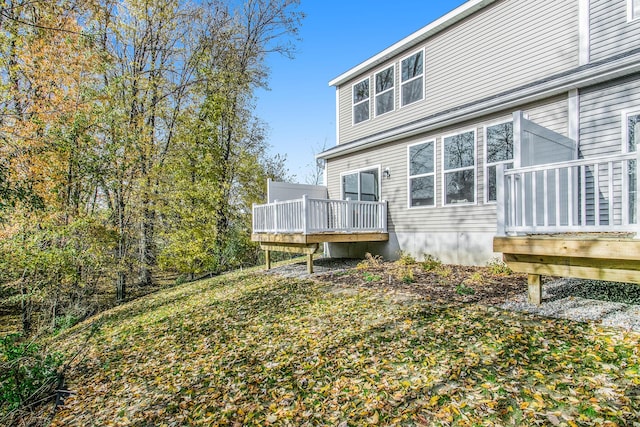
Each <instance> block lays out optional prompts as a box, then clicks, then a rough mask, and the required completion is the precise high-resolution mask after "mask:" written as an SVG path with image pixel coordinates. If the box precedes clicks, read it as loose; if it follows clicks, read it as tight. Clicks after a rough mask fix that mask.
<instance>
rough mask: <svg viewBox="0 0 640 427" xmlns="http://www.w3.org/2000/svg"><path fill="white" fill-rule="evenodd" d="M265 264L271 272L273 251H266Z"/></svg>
mask: <svg viewBox="0 0 640 427" xmlns="http://www.w3.org/2000/svg"><path fill="white" fill-rule="evenodd" d="M264 262H265V264H266V265H267V270H271V251H270V250H265V251H264Z"/></svg>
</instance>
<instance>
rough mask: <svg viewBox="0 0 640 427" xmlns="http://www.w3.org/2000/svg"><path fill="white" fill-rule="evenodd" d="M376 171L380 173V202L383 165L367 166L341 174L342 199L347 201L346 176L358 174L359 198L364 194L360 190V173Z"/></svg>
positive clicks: (379, 197)
mask: <svg viewBox="0 0 640 427" xmlns="http://www.w3.org/2000/svg"><path fill="white" fill-rule="evenodd" d="M374 169H375V170H377V171H378V201H380V200H382V175H381V173H382V166H381V165H374V166H365V167H361V168H358V169H352V170H349V171H346V172H341V173H340V199H341V200H346V199H345V198H344V180H343V177H344V176H345V175H353V174H358V197H359V196H360V194H361V193H362V191H361V188H360V172H365V171H370V170H374Z"/></svg>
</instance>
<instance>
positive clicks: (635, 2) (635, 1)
mask: <svg viewBox="0 0 640 427" xmlns="http://www.w3.org/2000/svg"><path fill="white" fill-rule="evenodd" d="M627 3H628V6H627V7H628V8H629V21H632V20H634V19H639V18H640V0H627Z"/></svg>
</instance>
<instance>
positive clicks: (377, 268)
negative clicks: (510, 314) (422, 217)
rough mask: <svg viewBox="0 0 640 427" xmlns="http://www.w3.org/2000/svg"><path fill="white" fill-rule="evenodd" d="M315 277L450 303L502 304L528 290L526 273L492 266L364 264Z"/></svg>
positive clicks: (342, 283) (336, 282)
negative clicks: (500, 271) (507, 270)
mask: <svg viewBox="0 0 640 427" xmlns="http://www.w3.org/2000/svg"><path fill="white" fill-rule="evenodd" d="M426 267H427V268H430V266H426ZM314 277H316V278H318V279H319V280H322V281H326V282H331V283H334V284H336V285H343V286H345V285H346V286H355V287H361V288H369V289H387V290H392V291H394V292H399V293H409V294H414V295H418V296H420V297H422V298H424V299H426V300H427V301H434V302H448V303H451V302H464V303H470V302H477V303H480V304H485V305H500V304H503V303H504V302H505V301H507V300H509V299H511V298H513V297H514V296H516V295H519V294H521V293H522V292H523V290H526V289H527V288H526V286H527V276H526V275H524V274H514V273H511V274H504V273H501V274H496V273H494V272H493V271H492V269H491V268H490V267H469V266H461V265H448V264H440V265H437V266H433V267H431V268H430V269H425V266H424V265H423V264H421V263H416V264H412V265H403V264H401V263H398V262H388V261H376V262H367V261H364V262H360V263H359V264H357V266H354V268H350V269H343V270H337V271H331V272H327V273H321V274H315V275H314Z"/></svg>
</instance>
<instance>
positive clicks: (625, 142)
mask: <svg viewBox="0 0 640 427" xmlns="http://www.w3.org/2000/svg"><path fill="white" fill-rule="evenodd" d="M629 116H640V109H633V110H623V111H622V152H623V153H630V152H631V151H629ZM636 150H638V147H637V146H636Z"/></svg>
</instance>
